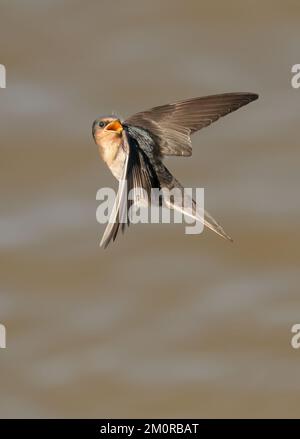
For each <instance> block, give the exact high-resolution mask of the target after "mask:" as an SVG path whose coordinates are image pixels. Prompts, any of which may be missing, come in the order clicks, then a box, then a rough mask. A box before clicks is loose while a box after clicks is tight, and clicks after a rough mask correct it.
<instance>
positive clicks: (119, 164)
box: [109, 148, 126, 180]
mask: <svg viewBox="0 0 300 439" xmlns="http://www.w3.org/2000/svg"><path fill="white" fill-rule="evenodd" d="M125 159H126V155H125V152H124V150H123V148H120V150H119V152H118V154H117V155H116V158H115V159H114V160H113V161H112V162H111V164H110V166H109V168H110V170H111V172H112V174H113V175H114V177H116V179H117V180H121V178H122V175H123V169H124V164H125Z"/></svg>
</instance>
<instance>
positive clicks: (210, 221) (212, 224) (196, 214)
mask: <svg viewBox="0 0 300 439" xmlns="http://www.w3.org/2000/svg"><path fill="white" fill-rule="evenodd" d="M165 171H167V173H168V176H169V177H172V179H171V178H170V179H168V181H166V184H163V182H162V181H161V183H162V185H161V187H162V188H163V187H166V188H167V189H168V190H172V189H180V190H181V192H182V197H180V202H178V200H176V197H173V198H172V197H167V198H164V202H165V204H166V205H167V207H168V208H169V209H174V210H177V211H179V212H181V213H182V214H184V215H187V216H189V217H190V218H193V219H195V220H196V221H200V222H201V223H203V224H204V226H206V227H207V228H209V229H210V230H212V231H213V232H215V233H217V234H218V235H220V236H222V238H225V239H227V240H228V241H231V242H233V239H232V238H231V237H230V236H229V235H228V234H227V233H226V232H225V230H224V229H223V227H222V226H221V225H220V224H219V223H218V222H217V221H216V220H215V219H214V218H213V217H212V216H211V215H210V214H209V213H208V212H207V211H206V210H204V209H203V208H201V206H198V205H197V204H196V202H195V200H194V199H192V198H190V197H189V195H186V194H185V193H184V188H183V186H182V185H181V184H180V183H179V181H177V180H176V179H175V178H174V177H173V176H172V175H171V173H170V172H169V171H168V170H167V169H166V168H165ZM165 175H166V174H165ZM183 200H184V203H183V202H182V201H183ZM186 206H192V208H191V209H187V208H186Z"/></svg>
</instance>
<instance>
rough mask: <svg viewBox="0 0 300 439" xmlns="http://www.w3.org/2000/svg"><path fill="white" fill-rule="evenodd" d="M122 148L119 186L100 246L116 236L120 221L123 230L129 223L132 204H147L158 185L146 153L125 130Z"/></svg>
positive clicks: (105, 245) (106, 244) (105, 244)
mask: <svg viewBox="0 0 300 439" xmlns="http://www.w3.org/2000/svg"><path fill="white" fill-rule="evenodd" d="M123 147H124V150H125V151H126V160H125V163H124V169H123V174H122V178H121V180H120V181H119V189H118V193H117V196H116V199H115V203H114V206H113V209H112V212H111V215H110V218H109V222H108V225H107V227H106V229H105V231H104V234H103V237H102V240H101V243H100V246H104V247H105V248H106V247H107V246H108V244H109V243H110V241H111V240H113V241H114V240H115V239H116V237H117V234H118V231H119V229H120V224H121V229H122V232H124V230H125V227H126V225H129V218H128V209H129V208H130V207H131V206H132V204H133V203H137V204H145V202H146V203H148V200H149V199H150V196H151V188H152V187H159V181H158V178H157V176H156V173H155V171H154V169H153V166H152V165H151V163H150V161H149V159H148V157H147V155H146V154H145V153H144V152H143V151H142V150H141V149H140V148H139V146H138V144H137V142H136V141H135V140H134V139H133V138H131V137H130V136H129V135H128V134H127V133H126V132H125V130H124V131H123ZM131 191H132V192H131ZM129 192H130V195H131V196H130V197H129Z"/></svg>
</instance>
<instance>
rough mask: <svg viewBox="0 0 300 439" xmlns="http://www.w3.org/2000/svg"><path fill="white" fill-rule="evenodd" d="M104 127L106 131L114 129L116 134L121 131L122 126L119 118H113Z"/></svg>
mask: <svg viewBox="0 0 300 439" xmlns="http://www.w3.org/2000/svg"><path fill="white" fill-rule="evenodd" d="M105 129H106V130H107V131H115V132H116V133H118V134H121V133H122V131H123V126H122V124H121V122H120V121H119V120H113V121H112V122H110V123H109V124H108V125H106V127H105Z"/></svg>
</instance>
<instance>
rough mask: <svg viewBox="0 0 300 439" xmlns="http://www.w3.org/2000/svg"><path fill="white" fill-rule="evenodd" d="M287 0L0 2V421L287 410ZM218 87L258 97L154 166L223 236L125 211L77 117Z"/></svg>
mask: <svg viewBox="0 0 300 439" xmlns="http://www.w3.org/2000/svg"><path fill="white" fill-rule="evenodd" d="M299 19H300V4H299V2H297V1H285V2H282V1H243V2H241V1H238V0H236V1H234V0H231V1H226V2H221V1H216V0H214V1H212V0H211V1H210V2H207V1H185V2H182V1H152V2H148V3H147V2H139V1H137V0H136V1H128V2H118V1H114V2H107V1H106V2H104V1H103V2H102V1H91V0H89V1H76V0H73V1H71V0H69V1H50V0H49V1H43V2H40V1H37V0H28V1H26V2H23V1H21V0H20V1H4V0H2V1H1V2H0V63H2V64H4V65H6V68H7V88H6V89H1V90H0V136H1V161H0V166H1V170H0V183H1V184H0V195H1V216H0V245H1V259H0V270H1V273H0V276H1V293H0V322H2V323H4V324H5V325H6V327H7V349H6V350H4V349H1V350H0V388H1V392H0V416H1V417H233V416H235V417H236V416H238V417H262V416H268V417H288V416H297V417H298V416H299V415H300V394H299V392H300V379H299V365H300V350H299V351H297V350H294V349H292V347H291V345H290V340H291V336H292V334H291V326H292V325H293V324H294V323H300V297H299V281H300V275H299V214H300V206H299V193H298V190H299V163H300V152H299V109H300V90H294V89H293V88H292V87H291V84H290V80H291V76H292V75H291V73H290V71H291V66H292V65H293V64H296V63H299V62H300V55H299V38H300V29H299ZM230 91H252V92H257V93H259V94H260V99H259V101H256V102H254V103H252V104H251V105H249V106H248V107H245V108H243V109H241V110H239V111H238V112H236V113H233V114H232V115H229V116H227V117H226V118H224V119H222V120H221V121H219V122H218V123H216V124H214V125H213V126H211V127H209V128H207V129H205V130H203V131H201V133H199V134H196V135H195V136H194V137H193V145H194V149H193V157H192V158H191V159H188V158H181V159H180V158H177V159H176V158H172V159H169V160H168V162H167V165H168V167H169V168H170V169H171V170H172V171H173V172H174V174H175V175H176V177H177V178H178V179H179V180H180V181H182V182H183V183H184V184H185V185H186V186H193V187H202V186H203V187H205V191H206V192H205V196H206V197H205V202H206V207H207V209H208V210H209V211H210V212H211V213H212V214H213V215H214V216H215V217H216V218H217V219H218V220H219V221H220V222H221V223H222V224H223V225H224V228H225V230H227V231H228V233H229V234H231V235H232V236H233V238H234V241H235V242H234V244H233V245H231V244H229V243H227V242H225V241H224V240H222V239H221V238H219V237H218V236H216V235H214V234H213V233H211V232H210V231H206V232H205V233H204V234H203V235H200V236H192V235H185V234H184V227H183V226H182V225H139V226H132V227H130V229H129V230H127V232H126V235H124V237H122V236H121V237H120V238H119V239H118V241H117V242H116V244H115V245H113V246H111V247H109V249H108V250H106V251H104V250H103V249H100V248H99V247H98V244H99V241H100V238H101V235H102V233H103V230H104V227H103V226H101V225H99V224H98V223H97V222H96V219H95V212H96V208H97V205H98V204H97V202H96V199H95V196H96V192H97V190H98V189H99V188H100V187H102V186H112V187H116V182H115V181H114V179H113V177H112V175H111V174H110V173H109V171H108V170H107V169H106V167H105V166H104V164H103V163H102V162H101V161H100V159H99V158H98V154H97V149H96V146H95V145H94V143H93V140H92V136H91V124H92V121H93V120H94V119H95V118H96V117H97V116H99V115H101V114H103V113H104V114H107V113H110V112H111V111H115V112H117V113H118V114H120V115H121V116H122V117H125V116H127V115H130V114H131V113H133V112H136V111H139V110H143V109H146V108H149V107H151V106H154V105H159V104H164V103H167V102H170V101H175V100H178V99H183V98H187V97H192V96H199V95H207V94H214V93H220V92H230Z"/></svg>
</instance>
